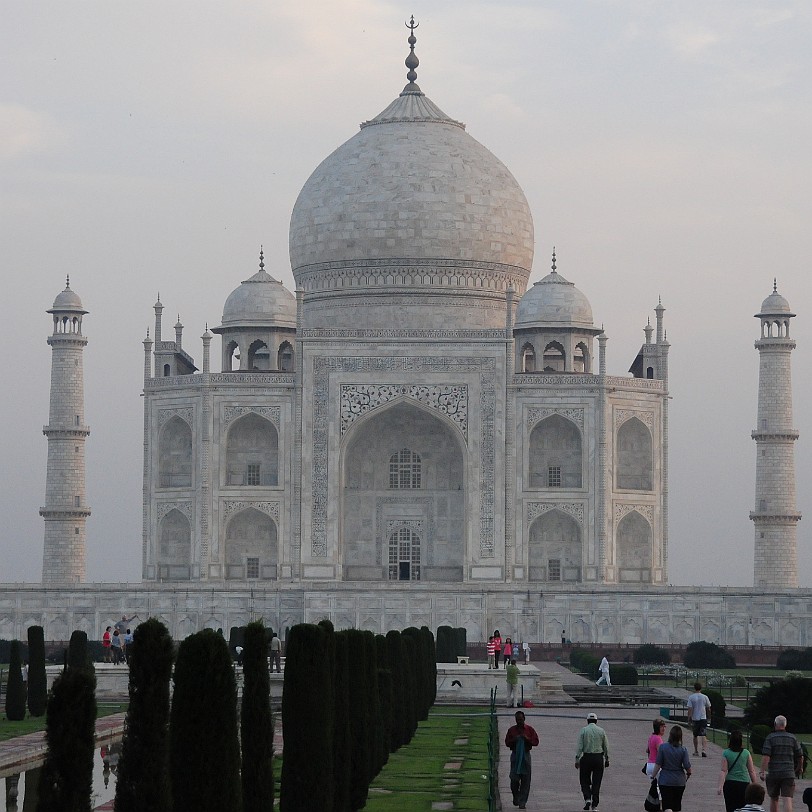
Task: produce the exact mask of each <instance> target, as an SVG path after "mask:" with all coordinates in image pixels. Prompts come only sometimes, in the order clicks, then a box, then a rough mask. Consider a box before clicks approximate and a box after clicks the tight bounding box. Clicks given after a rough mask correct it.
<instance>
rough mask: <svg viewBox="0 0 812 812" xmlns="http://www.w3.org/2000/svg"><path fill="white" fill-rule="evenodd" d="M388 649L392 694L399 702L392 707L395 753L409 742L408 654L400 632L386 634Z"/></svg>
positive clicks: (393, 746) (392, 751)
mask: <svg viewBox="0 0 812 812" xmlns="http://www.w3.org/2000/svg"><path fill="white" fill-rule="evenodd" d="M386 648H387V653H388V655H389V656H388V658H387V659H388V662H389V670H390V672H391V674H392V694H393V696H395V697H397V702H395V703H394V705H393V707H392V735H391V737H390V741H389V751H390V752H391V753H394V752H395V750H397V749H398V748H399V747H400V746H401V745H403V744H406V742H407V741H408V734H407V729H408V721H407V720H408V702H407V701H406V699H405V696H406V676H405V674H404V670H405V668H406V664H405V660H406V654H405V650H404V643H403V638H402V637H401V634H400V632H399V631H395V630H393V631H390V632H387V634H386Z"/></svg>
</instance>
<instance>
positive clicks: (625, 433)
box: [615, 417, 654, 491]
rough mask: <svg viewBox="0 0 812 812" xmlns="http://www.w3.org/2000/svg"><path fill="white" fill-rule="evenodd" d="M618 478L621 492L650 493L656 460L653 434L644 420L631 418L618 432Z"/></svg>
mask: <svg viewBox="0 0 812 812" xmlns="http://www.w3.org/2000/svg"><path fill="white" fill-rule="evenodd" d="M616 448H617V450H616V465H615V470H616V472H617V473H616V478H617V487H618V488H619V489H620V490H631V491H650V490H651V488H652V479H653V477H652V473H653V467H654V460H653V456H652V439H651V432H650V431H649V430H648V427H647V426H646V424H645V423H643V421H642V420H640V419H639V418H637V417H631V418H629V419H628V420H627V421H626V422H625V423H623V424H622V425H621V426H620V428H619V429H618V431H617V446H616Z"/></svg>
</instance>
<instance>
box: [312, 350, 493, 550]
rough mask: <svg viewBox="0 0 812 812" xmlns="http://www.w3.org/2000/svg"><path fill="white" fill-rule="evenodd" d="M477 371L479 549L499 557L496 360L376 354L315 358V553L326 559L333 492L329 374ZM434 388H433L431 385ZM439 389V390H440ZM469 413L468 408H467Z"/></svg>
mask: <svg viewBox="0 0 812 812" xmlns="http://www.w3.org/2000/svg"><path fill="white" fill-rule="evenodd" d="M466 372H469V373H470V372H476V373H479V385H480V393H481V394H480V430H481V435H480V442H479V448H480V483H479V487H480V495H481V507H480V529H479V551H480V556H481V557H482V558H493V557H494V556H495V541H494V537H493V533H494V510H495V504H496V490H495V483H494V468H495V445H494V437H495V425H494V424H495V415H496V361H495V359H493V358H476V357H467V358H466V357H459V358H448V357H412V356H401V357H396V358H395V357H378V356H349V357H335V356H329V355H325V356H316V357H314V358H313V410H312V413H313V438H312V443H313V460H312V468H311V471H312V489H313V505H312V527H311V548H310V549H311V555H312V556H313V557H314V558H325V557H326V556H327V507H328V504H327V503H328V495H329V488H328V482H327V471H328V463H329V428H328V427H329V422H330V398H329V396H330V375H331V373H350V374H352V373H368V374H369V373H386V374H388V375H398V376H399V377H403V376H404V374H405V375H409V376H412V377H414V378H416V379H418V380H419V379H420V378H421V376H425V375H426V374H436V373H441V374H443V375H446V376H448V377H452V376H458V375H459V374H461V373H466ZM428 388H432V387H428ZM440 388H441V387H440ZM466 411H467V410H466Z"/></svg>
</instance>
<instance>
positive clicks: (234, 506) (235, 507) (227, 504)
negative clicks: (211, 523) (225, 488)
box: [223, 499, 279, 522]
mask: <svg viewBox="0 0 812 812" xmlns="http://www.w3.org/2000/svg"><path fill="white" fill-rule="evenodd" d="M247 508H254V510H258V511H260V513H265V514H267V515H268V516H270V517H271V518H272V519H275V520H276V521H277V522H278V521H279V502H251V501H248V500H247V499H227V500H226V501H224V502H223V518H224V519H228V518H230V517H231V515H232V514H234V513H239V512H240V511H241V510H246V509H247Z"/></svg>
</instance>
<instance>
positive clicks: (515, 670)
mask: <svg viewBox="0 0 812 812" xmlns="http://www.w3.org/2000/svg"><path fill="white" fill-rule="evenodd" d="M505 676H506V677H507V689H508V698H507V706H508V707H509V708H515V707H516V702H517V698H516V693H517V691H518V690H519V666H518V665H516V660H511V661H510V662H509V663H508V664H507V666H506V667H505Z"/></svg>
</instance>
